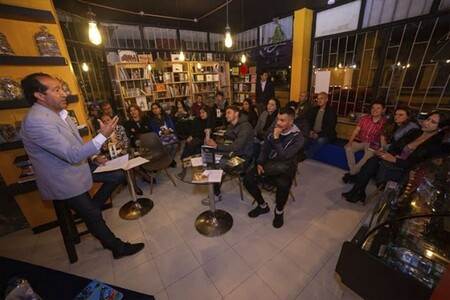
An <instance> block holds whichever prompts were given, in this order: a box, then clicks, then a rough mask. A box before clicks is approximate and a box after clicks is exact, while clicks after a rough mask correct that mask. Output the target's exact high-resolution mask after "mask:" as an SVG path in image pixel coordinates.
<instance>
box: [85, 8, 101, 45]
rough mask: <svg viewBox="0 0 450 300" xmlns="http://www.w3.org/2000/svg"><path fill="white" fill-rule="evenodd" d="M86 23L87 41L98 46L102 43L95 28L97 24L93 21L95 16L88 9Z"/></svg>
mask: <svg viewBox="0 0 450 300" xmlns="http://www.w3.org/2000/svg"><path fill="white" fill-rule="evenodd" d="M87 17H88V23H89V41H90V42H91V43H92V44H94V45H100V44H101V43H102V36H101V35H100V31H99V30H98V27H97V22H96V21H95V14H94V13H93V12H92V11H91V9H90V8H89V11H88V13H87Z"/></svg>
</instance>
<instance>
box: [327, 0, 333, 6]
mask: <svg viewBox="0 0 450 300" xmlns="http://www.w3.org/2000/svg"><path fill="white" fill-rule="evenodd" d="M334 2H335V1H334V0H328V2H327V4H328V5H333V4H334Z"/></svg>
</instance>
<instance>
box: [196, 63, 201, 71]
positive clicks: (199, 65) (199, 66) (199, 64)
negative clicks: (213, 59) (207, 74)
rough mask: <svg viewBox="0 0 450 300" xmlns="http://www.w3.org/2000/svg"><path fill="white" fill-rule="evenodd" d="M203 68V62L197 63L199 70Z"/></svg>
mask: <svg viewBox="0 0 450 300" xmlns="http://www.w3.org/2000/svg"><path fill="white" fill-rule="evenodd" d="M201 69H202V64H201V63H199V62H198V63H197V70H201Z"/></svg>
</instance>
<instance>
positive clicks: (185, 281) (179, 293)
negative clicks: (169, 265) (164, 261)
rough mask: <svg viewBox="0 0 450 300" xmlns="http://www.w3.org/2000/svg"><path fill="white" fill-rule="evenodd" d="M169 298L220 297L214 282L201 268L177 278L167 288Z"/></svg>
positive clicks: (210, 299) (199, 299) (208, 299)
mask: <svg viewBox="0 0 450 300" xmlns="http://www.w3.org/2000/svg"><path fill="white" fill-rule="evenodd" d="M166 291H167V294H168V296H169V298H170V300H184V299H198V300H203V299H204V300H215V299H222V297H221V296H220V294H219V292H218V291H217V289H216V287H215V286H214V284H213V283H212V282H211V280H210V279H209V278H208V276H207V275H206V273H205V271H203V269H202V268H198V269H197V270H195V271H193V272H192V273H190V274H188V275H186V276H185V277H183V278H182V279H180V280H178V281H177V282H175V283H174V284H172V285H171V286H169V287H168V288H167V289H166Z"/></svg>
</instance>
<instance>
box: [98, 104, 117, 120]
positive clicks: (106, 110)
mask: <svg viewBox="0 0 450 300" xmlns="http://www.w3.org/2000/svg"><path fill="white" fill-rule="evenodd" d="M100 109H101V114H102V115H108V116H110V117H111V118H112V117H113V116H114V111H113V108H112V106H111V103H109V101H102V102H101V103H100Z"/></svg>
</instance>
